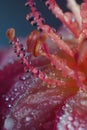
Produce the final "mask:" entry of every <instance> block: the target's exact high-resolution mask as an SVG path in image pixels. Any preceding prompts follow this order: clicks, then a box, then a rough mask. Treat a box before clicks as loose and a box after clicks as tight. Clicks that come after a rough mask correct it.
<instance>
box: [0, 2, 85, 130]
mask: <svg viewBox="0 0 87 130" xmlns="http://www.w3.org/2000/svg"><path fill="white" fill-rule="evenodd" d="M45 4H46V6H47V7H48V9H49V10H51V11H52V13H53V14H54V15H55V17H56V18H58V19H60V20H61V21H62V23H63V24H64V26H63V27H61V28H60V30H59V31H58V32H57V31H56V30H55V29H53V28H52V27H50V26H49V25H47V24H45V23H44V19H43V18H42V16H41V14H40V13H39V12H38V11H37V9H36V7H35V3H34V2H33V0H28V1H27V3H26V4H25V5H26V6H28V5H29V6H30V9H31V13H28V14H27V16H26V19H27V20H28V21H30V23H31V24H32V25H37V29H38V30H34V31H32V32H31V34H30V35H29V36H28V37H27V40H26V41H25V42H24V43H22V40H21V39H18V38H17V37H16V34H15V30H14V29H13V28H10V29H8V30H7V32H6V35H7V37H8V38H9V42H10V43H11V44H12V45H13V48H14V52H15V54H16V55H17V57H18V58H16V57H15V56H14V54H13V53H12V50H8V51H7V50H6V54H5V53H4V52H1V54H2V56H1V59H2V57H3V55H4V60H1V71H0V82H1V85H2V87H1V90H0V93H1V104H2V105H1V109H2V111H1V113H0V114H1V117H2V119H3V120H2V119H1V121H2V122H1V123H2V124H1V127H2V128H1V129H2V130H4V129H6V130H15V129H16V130H28V129H30V130H33V129H35V130H49V129H50V130H61V129H64V130H66V129H68V130H77V129H83V130H86V128H87V125H86V122H87V118H86V116H85V115H86V113H87V110H86V108H87V94H86V92H87V83H86V80H87V76H86V75H87V69H86V65H87V61H86V59H87V53H86V49H87V45H86V42H87V29H86V28H87V25H86V21H87V20H86V12H87V2H86V1H84V2H83V3H82V4H81V9H80V8H79V5H78V4H77V3H76V2H75V0H73V1H71V0H67V6H68V8H70V9H71V11H72V12H66V13H63V11H62V10H61V9H60V7H59V6H58V4H57V3H56V2H55V0H46V1H45ZM9 61H10V63H9ZM20 62H22V63H23V64H21V63H20ZM5 81H6V82H5Z"/></svg>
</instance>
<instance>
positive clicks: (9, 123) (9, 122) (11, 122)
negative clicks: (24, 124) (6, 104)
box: [4, 117, 15, 130]
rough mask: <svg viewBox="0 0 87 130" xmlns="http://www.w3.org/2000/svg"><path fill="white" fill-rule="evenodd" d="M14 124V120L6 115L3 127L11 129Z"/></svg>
mask: <svg viewBox="0 0 87 130" xmlns="http://www.w3.org/2000/svg"><path fill="white" fill-rule="evenodd" d="M14 124H15V122H14V120H13V119H12V118H10V117H7V118H6V119H5V122H4V128H5V129H6V130H12V129H13V127H14Z"/></svg>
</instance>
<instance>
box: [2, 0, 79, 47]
mask: <svg viewBox="0 0 87 130" xmlns="http://www.w3.org/2000/svg"><path fill="white" fill-rule="evenodd" d="M36 1H37V7H38V9H39V10H40V11H41V12H42V14H43V17H45V18H46V23H48V24H50V25H51V26H52V27H54V28H56V29H57V28H58V27H59V26H60V22H59V20H57V19H55V17H54V16H53V15H52V14H51V12H50V11H48V9H47V7H45V5H44V4H43V2H41V0H36ZM57 1H58V3H59V5H60V6H61V8H63V10H64V11H66V8H65V3H66V2H65V0H57ZM78 1H79V2H80V0H78ZM25 2H26V0H0V46H6V45H8V39H7V38H6V35H5V32H6V30H7V29H8V28H10V27H14V28H15V30H16V35H17V36H18V37H19V36H22V37H25V36H27V35H28V34H29V33H30V32H31V31H32V30H33V29H34V27H32V26H31V25H30V24H29V23H28V22H27V21H26V19H25V17H26V14H27V13H28V12H29V8H28V7H25Z"/></svg>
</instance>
